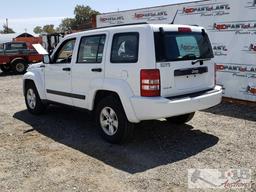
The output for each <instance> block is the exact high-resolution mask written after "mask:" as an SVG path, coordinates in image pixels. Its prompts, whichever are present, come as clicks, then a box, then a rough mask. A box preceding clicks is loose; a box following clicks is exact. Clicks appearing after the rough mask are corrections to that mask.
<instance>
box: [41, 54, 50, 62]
mask: <svg viewBox="0 0 256 192" xmlns="http://www.w3.org/2000/svg"><path fill="white" fill-rule="evenodd" d="M43 63H44V64H50V63H51V57H50V55H44V57H43Z"/></svg>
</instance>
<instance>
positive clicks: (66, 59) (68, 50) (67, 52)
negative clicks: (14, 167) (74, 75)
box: [53, 39, 76, 63]
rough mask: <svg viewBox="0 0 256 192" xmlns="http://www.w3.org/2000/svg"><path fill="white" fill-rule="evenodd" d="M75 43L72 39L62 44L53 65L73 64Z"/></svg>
mask: <svg viewBox="0 0 256 192" xmlns="http://www.w3.org/2000/svg"><path fill="white" fill-rule="evenodd" d="M75 43H76V40H75V39H70V40H67V41H65V42H64V43H62V45H61V46H60V48H59V50H58V51H57V52H56V54H55V57H54V61H53V63H71V60H72V55H73V51H74V47H75Z"/></svg>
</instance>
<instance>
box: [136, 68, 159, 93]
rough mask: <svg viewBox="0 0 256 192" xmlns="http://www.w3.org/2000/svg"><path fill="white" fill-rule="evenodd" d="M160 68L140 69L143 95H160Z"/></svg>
mask: <svg viewBox="0 0 256 192" xmlns="http://www.w3.org/2000/svg"><path fill="white" fill-rule="evenodd" d="M160 88H161V84H160V71H159V69H143V70H141V71H140V90H141V91H140V92H141V96H142V97H157V96H160Z"/></svg>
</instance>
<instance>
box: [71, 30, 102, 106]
mask: <svg viewBox="0 0 256 192" xmlns="http://www.w3.org/2000/svg"><path fill="white" fill-rule="evenodd" d="M106 37H107V35H106V34H104V33H102V34H99V35H91V36H83V37H81V39H80V42H79V47H78V51H77V52H78V54H77V58H76V62H75V63H73V66H72V93H73V94H74V95H78V96H80V98H78V97H76V98H75V97H73V104H74V106H77V107H80V108H86V109H87V108H88V106H89V102H90V99H88V96H89V93H91V90H92V89H94V88H96V87H97V86H100V85H101V84H102V83H103V78H104V58H105V57H104V53H105V52H106V51H104V50H105V47H106V46H105V42H106Z"/></svg>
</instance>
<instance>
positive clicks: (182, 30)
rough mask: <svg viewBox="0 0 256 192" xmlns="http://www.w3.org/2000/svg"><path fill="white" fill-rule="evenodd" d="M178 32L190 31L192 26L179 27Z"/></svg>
mask: <svg viewBox="0 0 256 192" xmlns="http://www.w3.org/2000/svg"><path fill="white" fill-rule="evenodd" d="M178 32H181V33H190V32H192V30H191V28H189V27H179V28H178Z"/></svg>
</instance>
